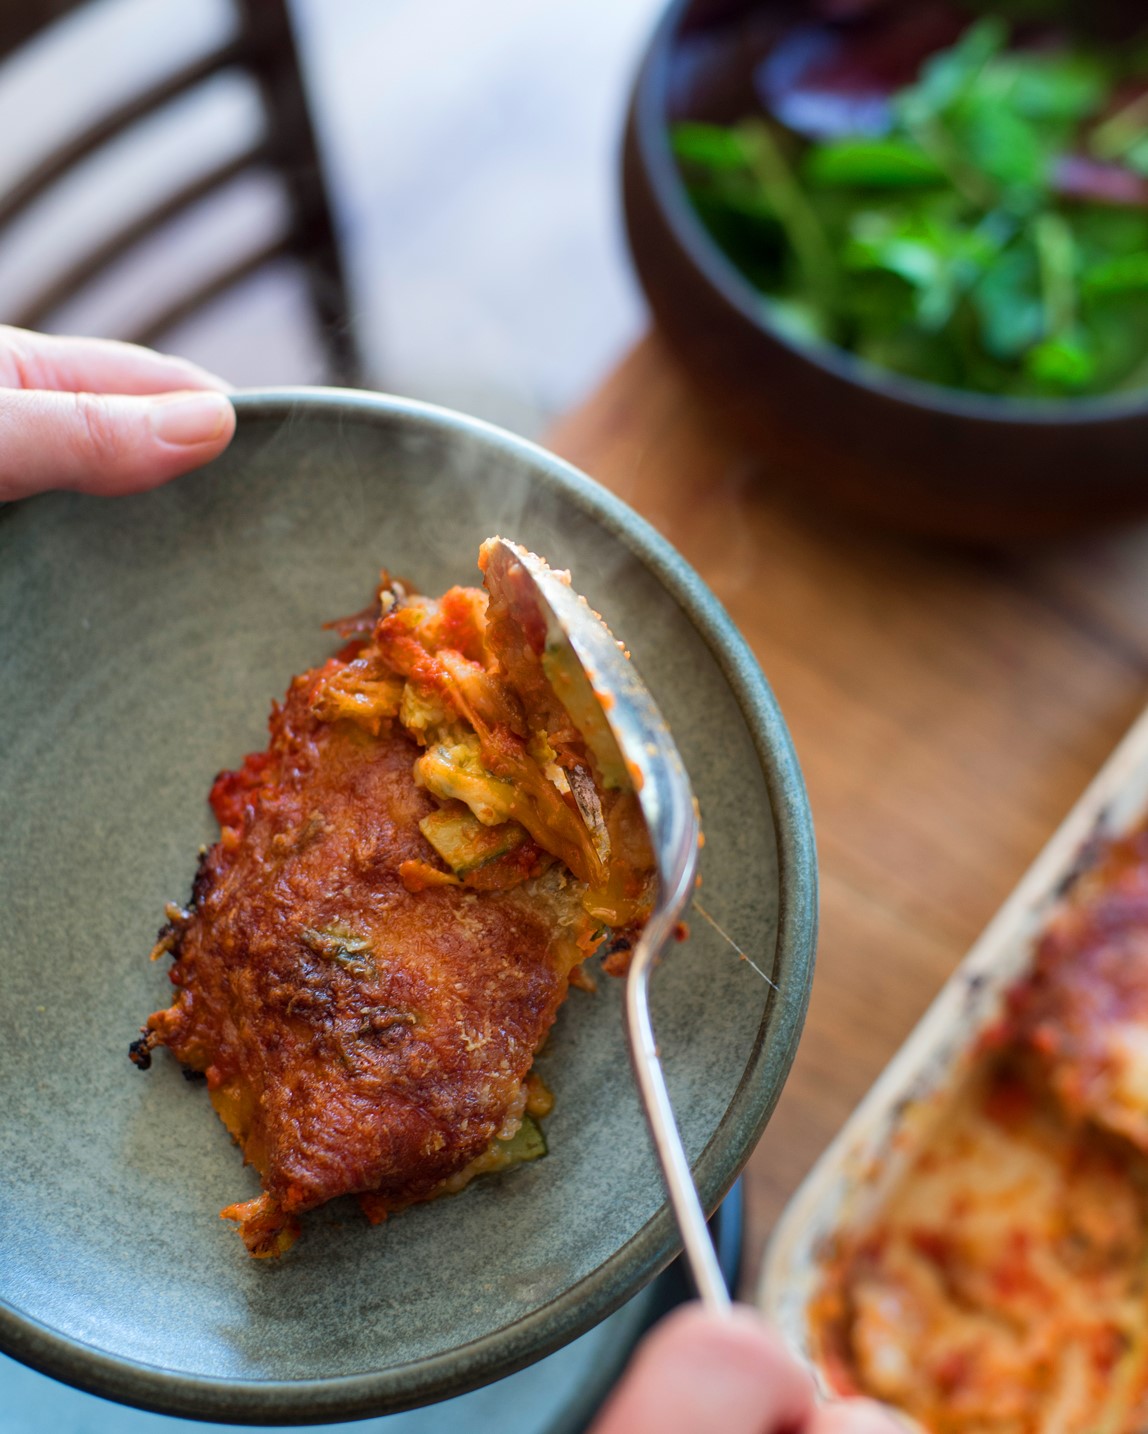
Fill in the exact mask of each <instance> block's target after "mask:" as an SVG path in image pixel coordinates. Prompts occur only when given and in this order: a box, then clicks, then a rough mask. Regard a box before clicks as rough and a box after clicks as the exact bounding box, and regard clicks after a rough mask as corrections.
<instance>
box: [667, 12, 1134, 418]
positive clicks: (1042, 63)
mask: <svg viewBox="0 0 1148 1434" xmlns="http://www.w3.org/2000/svg"><path fill="white" fill-rule="evenodd" d="M994 10H995V11H996V12H998V13H993V14H986V15H983V16H981V17H980V18H978V19H976V20H974V21H973V22H972V23H971V24H970V25H969V26H968V27H967V28H966V29H965V31H964V33H963V34H962V35H961V36H960V38H959V39H958V40H957V42H956V44H954V45H953V46H951V47H950V48H949V49H947V50H944V51H940V52H938V53H936V54H934V55H932V56H930V57H929V59H928V60H927V61H926V62H925V63H924V64H923V65H922V66H921V69H920V72H919V74H918V75H917V78H916V80H915V81H914V82H913V83H912V84H911V85H909V86H907V87H906V88H905V89H903V90H901V91H900V92H898V93H897V94H895V95H893V96H892V97H891V99H890V103H889V116H890V118H889V124H888V126H887V129H886V131H885V132H884V133H878V134H874V133H864V134H862V133H858V134H838V135H836V136H835V137H833V138H830V139H825V140H822V141H819V142H810V141H809V140H807V139H806V138H804V137H803V136H801V135H798V134H796V133H794V132H792V131H790V130H788V129H786V128H785V126H783V125H781V124H780V123H778V122H776V121H775V120H773V119H771V118H769V117H767V116H765V115H756V116H751V117H748V118H746V119H745V120H744V121H742V122H741V123H739V124H736V125H731V126H723V125H714V124H705V123H698V122H689V123H682V124H678V125H675V126H674V127H673V130H672V140H673V147H674V153H675V156H676V158H677V161H678V163H679V165H680V167H681V170H682V173H683V176H684V178H685V181H686V184H687V187H688V190H689V193H690V195H691V198H692V200H693V202H694V205H695V207H696V209H697V211H698V214H699V216H700V218H701V220H702V222H703V223H704V224H705V225H706V227H707V228H708V229H709V230H710V232H711V234H712V235H713V237H714V238H715V240H716V241H717V242H718V244H719V245H721V247H722V248H723V249H725V251H726V253H727V254H728V255H729V257H730V258H731V259H732V261H733V262H734V263H735V264H736V265H737V266H738V267H739V268H740V269H741V270H742V272H743V273H744V274H745V275H746V277H747V278H748V279H749V280H750V281H751V282H752V283H753V284H755V285H756V286H757V288H758V289H760V290H761V292H762V294H763V295H764V296H765V300H766V303H767V306H768V310H769V312H770V314H771V316H772V320H773V322H774V324H775V325H776V326H777V327H778V328H779V329H780V330H781V331H782V332H783V333H785V334H786V335H787V336H788V337H789V338H790V339H791V340H792V341H793V342H795V343H799V344H816V343H825V342H829V343H834V344H838V345H840V346H842V347H844V348H847V349H850V350H851V351H853V352H854V353H857V354H859V355H861V356H862V357H864V358H866V359H868V360H869V361H871V362H873V363H878V364H881V365H883V366H885V367H887V368H891V369H894V370H896V371H898V372H901V373H905V374H909V375H911V376H913V377H916V378H922V379H925V380H927V381H929V382H934V383H943V384H947V385H950V386H955V387H960V388H967V389H973V390H977V391H981V392H988V393H999V394H1007V395H1013V396H1018V397H1062V396H1072V395H1078V394H1087V393H1103V392H1109V391H1112V390H1115V389H1122V388H1127V387H1129V386H1136V385H1139V384H1142V383H1145V382H1148V198H1146V200H1145V204H1144V207H1137V204H1136V202H1135V194H1136V193H1137V192H1138V191H1137V185H1138V184H1139V181H1138V180H1133V179H1131V178H1130V176H1135V175H1143V176H1145V177H1148V45H1139V46H1138V45H1129V46H1125V47H1124V48H1123V50H1122V51H1117V50H1115V49H1114V48H1111V47H1110V48H1109V49H1105V48H1104V47H1102V46H1100V45H1099V44H1097V43H1095V42H1093V41H1091V40H1087V39H1084V38H1081V39H1077V40H1075V41H1074V42H1072V43H1071V44H1068V43H1066V44H1064V45H1062V46H1061V47H1059V48H1050V47H1049V46H1048V45H1047V44H1042V45H1040V46H1031V47H1029V48H1025V47H1024V46H1023V45H1022V44H1014V42H1013V41H1014V37H1013V34H1012V32H1011V29H1010V21H1009V19H1007V18H1005V14H1006V12H1007V13H1009V14H1011V15H1014V16H1015V17H1016V18H1017V19H1018V20H1020V19H1026V18H1031V16H1032V15H1043V16H1046V17H1047V15H1048V13H1049V6H1048V3H1047V0H1045V3H1044V5H1043V8H1042V7H1041V5H1040V4H1039V3H1037V4H1036V5H1035V6H1033V5H1030V4H1028V3H1027V0H1016V3H1014V4H1012V5H1009V6H1004V7H1001V6H995V7H994ZM1069 158H1072V159H1073V161H1074V163H1076V165H1077V174H1076V177H1075V180H1074V184H1073V187H1072V192H1071V193H1069V190H1068V185H1067V181H1065V180H1063V178H1062V165H1064V163H1065V162H1066V161H1067V160H1068V159H1069ZM1089 165H1092V169H1089V168H1088V166H1089ZM1112 166H1118V167H1119V168H1121V169H1122V170H1124V171H1125V180H1124V181H1122V182H1121V185H1120V189H1121V192H1122V196H1123V197H1122V198H1121V200H1120V202H1116V201H1114V200H1112V198H1111V193H1112V191H1111V189H1110V188H1106V187H1105V185H1104V184H1103V183H1102V182H1101V181H1102V180H1103V179H1105V177H1106V176H1108V175H1109V174H1110V173H1111V169H1112ZM1082 168H1083V172H1084V181H1083V187H1082V181H1081V179H1080V173H1081V170H1082ZM1125 181H1127V182H1125ZM1062 184H1063V186H1064V187H1063V189H1062V188H1061V186H1062ZM1090 184H1091V188H1090ZM1093 189H1095V191H1096V193H1095V197H1093V192H1092V191H1093ZM1145 193H1146V195H1148V190H1146V191H1145ZM1129 194H1131V195H1132V196H1133V197H1132V199H1129V197H1128V196H1129Z"/></svg>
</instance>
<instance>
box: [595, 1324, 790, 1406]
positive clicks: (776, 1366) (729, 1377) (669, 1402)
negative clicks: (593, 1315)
mask: <svg viewBox="0 0 1148 1434" xmlns="http://www.w3.org/2000/svg"><path fill="white" fill-rule="evenodd" d="M812 1410H813V1384H812V1381H811V1380H810V1378H809V1376H808V1375H807V1374H806V1373H805V1371H804V1370H802V1369H801V1368H800V1367H799V1366H798V1364H797V1362H796V1361H795V1360H794V1359H793V1358H792V1357H791V1356H790V1355H789V1354H788V1353H787V1352H786V1351H785V1349H784V1348H783V1347H782V1344H781V1341H780V1339H779V1338H778V1337H777V1336H776V1335H775V1334H773V1332H772V1331H771V1330H769V1329H768V1328H767V1327H766V1326H765V1325H764V1324H763V1323H762V1321H761V1320H760V1319H759V1318H758V1317H757V1315H756V1314H755V1313H754V1312H753V1311H752V1310H749V1309H745V1308H744V1307H740V1306H735V1307H734V1310H733V1312H732V1313H731V1314H729V1315H726V1316H715V1315H712V1314H707V1313H706V1312H705V1311H704V1310H702V1309H701V1308H700V1306H698V1305H686V1306H685V1307H684V1308H683V1309H681V1310H679V1311H677V1312H676V1313H674V1314H672V1315H670V1316H669V1318H668V1319H666V1320H664V1321H663V1322H662V1324H660V1325H659V1326H658V1328H657V1329H656V1330H655V1331H654V1332H653V1334H652V1335H650V1336H649V1337H648V1338H647V1339H646V1340H645V1341H644V1343H643V1344H642V1345H641V1347H640V1348H639V1350H638V1353H637V1356H636V1357H635V1359H634V1361H633V1363H632V1364H631V1366H630V1368H629V1369H628V1370H627V1371H626V1374H625V1375H624V1376H623V1378H622V1381H621V1383H620V1384H619V1385H618V1388H617V1390H616V1391H615V1392H614V1394H613V1396H612V1397H611V1399H610V1402H609V1403H608V1404H607V1405H606V1408H605V1410H604V1411H603V1413H602V1415H601V1416H600V1418H599V1421H598V1423H597V1424H595V1425H594V1427H593V1430H592V1434H775V1431H786V1434H790V1431H799V1430H801V1429H803V1428H804V1426H805V1424H806V1422H807V1421H808V1419H809V1418H810V1416H811V1414H812Z"/></svg>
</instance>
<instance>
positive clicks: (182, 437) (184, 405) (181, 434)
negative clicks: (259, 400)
mask: <svg viewBox="0 0 1148 1434" xmlns="http://www.w3.org/2000/svg"><path fill="white" fill-rule="evenodd" d="M147 407H148V421H149V422H150V424H151V431H152V433H153V434H154V436H155V437H156V438H157V439H158V440H159V442H160V443H162V444H164V445H165V446H167V447H173V448H203V447H217V448H218V449H219V451H222V449H223V448H225V447H226V446H227V444H228V443H230V441H231V437H232V434H233V433H234V432H235V408H234V405H233V404H232V403H231V401H230V399H228V398H227V396H226V395H225V394H222V393H219V392H218V391H217V390H215V389H188V390H185V391H183V392H180V393H164V394H159V395H157V396H156V397H155V398H152V399H149V400H148V405H147Z"/></svg>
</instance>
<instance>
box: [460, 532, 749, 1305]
mask: <svg viewBox="0 0 1148 1434" xmlns="http://www.w3.org/2000/svg"><path fill="white" fill-rule="evenodd" d="M495 565H497V568H498V569H499V571H498V573H497V575H498V577H499V579H500V581H502V582H503V583H504V584H506V586H507V587H508V588H509V589H510V590H511V591H513V593H514V601H515V605H516V607H517V606H519V605H522V606H525V605H527V604H533V607H534V616H535V617H536V618H537V620H538V621H539V622H540V623H541V624H542V625H543V626H544V628H545V633H546V639H545V654H546V655H545V656H544V658H543V662H544V666H545V665H547V658H549V659H551V661H550V663H549V667H550V669H551V671H554V672H557V673H558V674H559V677H560V680H561V685H562V690H561V691H560V692H559V696H560V698H561V700H562V701H563V703H564V704H565V705H566V706H567V708H568V709H569V710H570V714H571V717H572V718H573V719H574V721H575V723H576V724H577V725H578V726H579V728H580V730H582V732H583V735H584V736H585V737H586V740H587V742H588V743H589V744H590V746H591V747H592V749H593V750H594V754H595V756H596V757H597V758H598V759H599V763H600V765H602V767H603V769H604V770H605V771H608V770H609V768H610V766H611V764H612V765H613V766H614V768H618V766H619V759H620V763H621V766H622V767H623V768H624V771H623V772H622V773H621V774H620V775H621V777H622V779H623V780H626V781H628V782H629V784H630V785H631V786H632V787H633V788H634V789H635V791H636V793H637V796H638V801H639V803H640V805H641V809H642V815H643V816H644V818H645V820H646V826H647V827H648V829H649V834H650V845H651V847H652V848H653V852H654V861H655V865H656V869H657V874H658V889H657V895H656V897H655V900H654V908H653V911H652V912H651V913H650V918H649V920H648V921H647V923H646V927H645V930H644V931H643V932H642V935H641V937H640V939H639V941H638V944H637V946H636V947H635V948H634V952H633V956H632V958H631V961H630V973H629V976H628V977H627V980H626V1029H627V1034H628V1036H629V1041H630V1056H631V1059H632V1061H633V1065H634V1074H635V1075H636V1076H637V1080H638V1088H639V1090H640V1091H641V1096H642V1103H643V1105H644V1106H645V1110H646V1117H647V1119H648V1121H649V1124H650V1132H651V1135H652V1136H653V1140H654V1147H655V1149H656V1150H657V1153H658V1159H659V1161H660V1162H661V1166H662V1173H663V1175H664V1176H665V1180H666V1185H667V1187H668V1189H669V1193H670V1204H671V1206H672V1208H673V1212H674V1218H675V1219H676V1220H677V1222H678V1229H679V1230H680V1232H681V1236H682V1242H683V1244H684V1246H685V1252H686V1258H687V1260H688V1261H689V1266H690V1273H691V1274H692V1275H693V1279H694V1284H695V1285H696V1287H697V1291H698V1294H699V1295H700V1297H701V1299H702V1302H703V1304H705V1305H707V1306H708V1307H709V1308H711V1309H714V1310H718V1311H723V1310H727V1309H729V1307H730V1297H729V1291H728V1290H727V1289H726V1286H725V1281H724V1280H723V1278H722V1273H721V1269H720V1267H719V1265H718V1261H717V1256H716V1254H715V1253H714V1247H713V1243H712V1242H711V1240H710V1237H709V1232H708V1230H707V1229H706V1219H705V1213H704V1211H703V1210H702V1206H701V1201H700V1200H699V1199H698V1192H697V1188H696V1187H695V1185H694V1181H693V1176H692V1174H691V1173H690V1166H689V1161H688V1160H687V1159H686V1153H685V1150H684V1149H683V1148H682V1138H681V1135H680V1134H679V1133H678V1126H677V1122H676V1120H675V1119H674V1110H673V1106H672V1105H671V1104H670V1097H669V1093H668V1091H667V1090H666V1080H665V1075H664V1074H663V1071H662V1063H661V1059H660V1057H659V1054H658V1044H657V1041H656V1039H655V1037H654V1027H653V1022H652V1021H651V1019H650V973H651V972H652V970H653V968H654V966H655V965H656V963H657V961H658V958H659V956H660V955H661V953H662V950H663V948H664V947H665V945H666V943H667V942H668V941H670V940H671V939H672V938H673V935H674V928H675V926H676V925H677V922H678V919H679V918H680V916H681V914H682V912H683V911H684V910H685V908H686V906H687V904H688V902H689V900H690V897H691V896H692V894H693V890H694V879H695V876H696V873H697V864H698V845H699V839H700V828H699V826H698V814H697V804H696V803H695V801H694V795H693V792H692V791H691V789H690V782H689V778H688V777H687V776H686V769H685V766H684V765H683V763H682V759H681V756H680V754H679V752H678V749H677V747H676V746H675V745H674V740H673V738H672V737H671V736H670V731H669V728H668V727H667V726H666V721H665V718H664V717H663V716H662V714H661V713H660V712H659V711H658V709H657V707H656V706H655V704H654V699H653V698H652V697H651V696H650V694H649V692H648V691H647V689H646V686H645V684H644V683H643V682H642V680H641V678H640V677H639V676H638V674H637V673H636V672H635V671H634V667H633V664H632V663H631V662H630V661H629V660H628V658H627V656H626V655H625V653H624V652H623V651H622V649H621V647H620V645H619V644H618V643H617V642H616V641H615V640H614V638H613V637H612V636H611V634H610V632H609V630H608V629H607V627H606V626H605V624H604V623H603V622H602V620H601V619H600V618H599V617H598V615H597V614H596V613H595V612H594V611H593V610H592V609H591V608H590V606H589V604H588V603H587V602H586V600H585V598H581V597H579V596H578V594H577V593H575V591H574V590H573V588H572V587H571V586H570V581H569V577H568V575H566V574H559V573H556V572H554V571H553V570H552V569H551V568H550V567H548V566H547V564H546V563H544V562H543V561H542V559H541V558H538V557H536V556H535V555H534V554H533V553H529V552H527V551H526V549H525V548H521V547H519V546H518V544H517V543H511V542H508V541H507V540H506V539H505V538H495V539H494V540H493V542H492V545H491V547H490V549H489V557H488V567H487V571H488V572H490V570H491V568H492V567H494V566H495ZM571 657H572V658H573V661H571V660H570V658H571ZM548 675H549V674H548ZM551 680H552V682H553V681H554V678H553V677H552V678H551ZM603 718H604V719H605V720H604V722H603V720H602V719H603Z"/></svg>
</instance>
